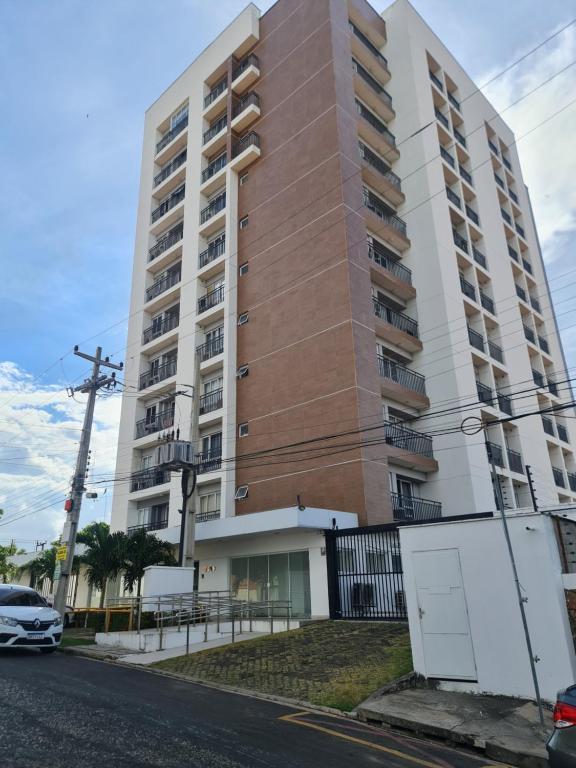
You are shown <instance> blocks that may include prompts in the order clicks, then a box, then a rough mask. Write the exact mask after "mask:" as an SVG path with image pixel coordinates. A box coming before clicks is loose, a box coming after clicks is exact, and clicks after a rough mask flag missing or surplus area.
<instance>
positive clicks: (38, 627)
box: [0, 584, 62, 653]
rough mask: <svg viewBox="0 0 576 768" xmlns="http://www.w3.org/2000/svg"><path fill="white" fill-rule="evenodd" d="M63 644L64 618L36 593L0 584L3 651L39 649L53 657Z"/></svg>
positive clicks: (0, 623)
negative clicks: (8, 649) (61, 642)
mask: <svg viewBox="0 0 576 768" xmlns="http://www.w3.org/2000/svg"><path fill="white" fill-rule="evenodd" d="M61 640H62V618H61V616H60V614H59V613H58V611H55V610H54V609H53V608H50V606H49V605H48V604H47V603H46V601H45V600H44V598H43V597H42V596H41V595H39V594H38V592H36V590H34V589H30V587H23V586H21V585H20V584H0V648H23V647H25V648H38V649H39V650H40V651H42V653H52V652H53V651H55V650H56V649H57V648H58V646H59V645H60V641H61Z"/></svg>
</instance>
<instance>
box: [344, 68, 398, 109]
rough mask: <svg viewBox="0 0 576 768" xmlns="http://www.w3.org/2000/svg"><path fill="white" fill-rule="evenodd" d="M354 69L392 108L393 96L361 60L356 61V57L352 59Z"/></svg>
mask: <svg viewBox="0 0 576 768" xmlns="http://www.w3.org/2000/svg"><path fill="white" fill-rule="evenodd" d="M352 69H353V70H354V71H355V72H356V73H357V74H358V75H359V76H360V77H361V78H362V80H364V82H365V83H368V85H369V86H370V88H372V90H373V91H374V92H375V93H377V94H378V96H380V98H381V99H382V101H383V102H384V103H385V104H387V105H388V106H389V107H390V109H392V96H390V94H389V93H388V91H387V90H386V89H385V88H384V86H383V85H382V84H381V83H380V82H379V81H378V80H376V78H375V77H372V75H371V74H370V72H368V70H367V69H365V68H364V67H363V66H362V64H360V62H359V61H356V59H354V58H353V59H352Z"/></svg>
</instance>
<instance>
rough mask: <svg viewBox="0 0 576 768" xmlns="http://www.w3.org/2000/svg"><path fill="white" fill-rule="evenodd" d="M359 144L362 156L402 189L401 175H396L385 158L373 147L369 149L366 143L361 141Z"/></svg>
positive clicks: (397, 187) (393, 184) (395, 185)
mask: <svg viewBox="0 0 576 768" xmlns="http://www.w3.org/2000/svg"><path fill="white" fill-rule="evenodd" d="M358 146H359V148H360V157H361V158H362V159H363V160H365V161H366V162H367V163H368V165H370V166H372V168H375V169H376V170H377V171H378V172H379V173H380V174H381V175H382V176H384V178H385V179H388V181H389V182H390V183H391V184H392V186H394V187H396V189H400V185H401V182H400V177H399V176H396V174H395V173H393V172H392V171H391V170H390V168H389V167H388V166H387V165H386V163H385V162H384V160H382V158H381V157H379V156H378V155H377V154H376V153H375V152H372V150H371V149H368V147H367V146H366V144H363V143H362V142H361V141H360V142H358Z"/></svg>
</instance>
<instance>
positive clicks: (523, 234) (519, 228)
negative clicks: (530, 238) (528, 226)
mask: <svg viewBox="0 0 576 768" xmlns="http://www.w3.org/2000/svg"><path fill="white" fill-rule="evenodd" d="M514 226H515V227H516V232H518V234H519V235H520V237H523V238H526V233H525V232H524V227H522V226H520V224H518V222H517V221H515V222H514Z"/></svg>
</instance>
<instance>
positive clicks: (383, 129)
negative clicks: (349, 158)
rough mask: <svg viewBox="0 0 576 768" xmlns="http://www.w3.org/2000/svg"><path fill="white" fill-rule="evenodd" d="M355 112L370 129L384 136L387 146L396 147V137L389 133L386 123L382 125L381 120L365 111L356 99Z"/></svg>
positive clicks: (367, 110)
mask: <svg viewBox="0 0 576 768" xmlns="http://www.w3.org/2000/svg"><path fill="white" fill-rule="evenodd" d="M356 111H357V112H358V114H359V115H360V117H362V118H364V120H366V122H367V123H370V125H371V126H372V128H375V129H376V130H377V131H378V133H380V134H381V135H382V136H384V138H385V139H386V141H387V142H388V144H390V145H391V146H392V147H395V146H396V137H395V136H394V134H393V133H391V131H390V130H389V128H388V126H387V125H386V123H383V122H382V120H380V119H379V118H378V117H376V115H375V114H374V113H373V112H371V111H370V110H369V109H367V108H366V107H365V106H364V104H362V102H360V101H358V99H356Z"/></svg>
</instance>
